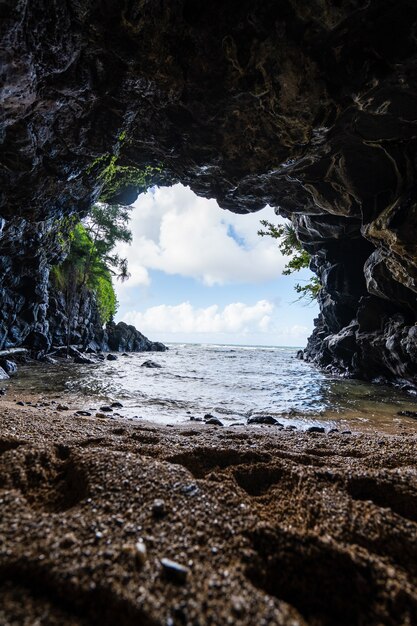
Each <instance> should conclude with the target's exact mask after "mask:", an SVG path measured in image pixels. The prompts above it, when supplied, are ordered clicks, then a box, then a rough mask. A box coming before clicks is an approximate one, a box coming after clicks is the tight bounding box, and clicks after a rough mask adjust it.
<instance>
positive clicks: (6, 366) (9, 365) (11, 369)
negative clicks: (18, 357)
mask: <svg viewBox="0 0 417 626" xmlns="http://www.w3.org/2000/svg"><path fill="white" fill-rule="evenodd" d="M0 367H1V368H2V369H3V370H4V371H5V372H6V374H8V375H9V376H13V375H14V374H17V365H16V363H15V362H14V361H9V360H7V359H0Z"/></svg>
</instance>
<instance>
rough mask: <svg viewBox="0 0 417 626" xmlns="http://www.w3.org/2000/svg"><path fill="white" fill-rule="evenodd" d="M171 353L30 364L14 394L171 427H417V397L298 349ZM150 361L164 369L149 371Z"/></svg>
mask: <svg viewBox="0 0 417 626" xmlns="http://www.w3.org/2000/svg"><path fill="white" fill-rule="evenodd" d="M169 348H170V349H169V351H167V352H164V353H137V354H129V355H128V356H121V355H119V358H118V360H117V361H103V362H99V363H97V364H94V365H76V364H73V363H63V364H60V365H35V366H24V367H21V368H20V369H19V375H18V377H16V378H15V379H13V380H12V381H11V382H10V383H9V387H10V391H12V390H13V391H14V392H15V394H16V395H18V394H19V392H22V394H23V393H33V394H42V395H43V396H44V397H49V398H51V399H52V398H56V399H57V398H59V399H60V400H61V401H62V400H64V401H69V400H72V401H75V402H77V403H79V407H80V408H87V409H89V408H91V409H95V410H98V409H99V407H100V406H101V405H103V404H108V403H109V402H111V401H115V400H118V401H120V402H122V404H123V409H120V410H119V411H118V412H119V413H120V414H121V415H122V416H123V417H136V418H138V419H140V418H145V419H147V420H152V421H155V422H159V423H163V424H175V423H184V422H186V421H189V420H190V418H191V417H195V418H202V417H204V415H205V414H207V413H211V414H212V415H215V416H217V417H219V418H220V419H221V420H222V421H223V422H224V424H225V425H228V424H236V423H244V424H245V423H246V421H247V418H249V417H251V416H254V415H272V416H274V417H276V418H277V419H278V420H279V421H280V422H281V423H282V424H284V425H294V426H297V427H298V428H303V429H305V428H308V427H309V426H312V425H318V424H320V425H323V426H325V427H326V428H332V427H336V428H339V429H352V430H354V429H355V430H367V431H369V430H381V431H392V432H398V428H399V427H400V426H401V425H403V426H404V427H408V428H416V429H417V420H413V419H411V418H406V417H399V416H398V415H397V413H398V411H400V410H405V409H408V410H416V409H417V404H416V399H415V398H414V397H412V396H410V395H409V394H406V393H405V392H401V391H400V390H396V389H394V388H392V387H384V386H376V385H369V384H366V383H362V382H359V381H353V380H346V379H337V378H334V377H331V376H329V375H326V374H324V373H323V372H320V371H319V370H318V369H316V368H315V367H314V366H312V365H310V364H308V363H305V362H303V361H299V360H298V359H296V358H295V349H294V348H279V347H270V348H268V347H252V346H226V345H200V344H170V345H169ZM148 359H151V360H152V361H154V362H156V363H158V364H159V365H161V367H160V368H157V369H148V368H145V367H141V365H142V363H143V362H144V361H146V360H148Z"/></svg>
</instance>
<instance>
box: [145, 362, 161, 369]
mask: <svg viewBox="0 0 417 626" xmlns="http://www.w3.org/2000/svg"><path fill="white" fill-rule="evenodd" d="M141 367H148V368H150V369H153V368H158V367H162V365H159V363H155V361H151V360H148V361H144V362H143V363H142V365H141Z"/></svg>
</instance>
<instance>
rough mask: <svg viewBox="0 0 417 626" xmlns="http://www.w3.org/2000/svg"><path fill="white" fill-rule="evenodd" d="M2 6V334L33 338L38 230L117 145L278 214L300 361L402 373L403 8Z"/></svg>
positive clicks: (410, 291) (325, 0) (389, 1)
mask: <svg viewBox="0 0 417 626" xmlns="http://www.w3.org/2000/svg"><path fill="white" fill-rule="evenodd" d="M1 15H2V34H3V51H4V56H3V78H4V84H5V90H4V95H5V107H4V112H5V124H4V132H3V172H2V208H1V214H2V216H3V218H4V222H2V233H3V236H2V239H1V240H0V247H1V250H0V255H1V258H0V268H1V270H0V271H1V272H2V276H3V279H2V282H1V287H0V288H1V292H2V312H1V325H0V338H2V339H1V341H3V342H6V343H7V342H9V343H13V344H14V345H19V341H20V338H21V337H23V335H25V334H26V333H27V335H30V334H31V337H32V338H33V340H34V341H38V342H40V343H42V339H41V337H42V336H44V335H45V332H46V329H47V325H48V297H47V292H46V291H45V284H46V275H47V272H48V263H50V262H51V258H52V257H54V255H56V254H59V251H56V250H55V244H54V232H55V231H56V224H57V223H59V220H60V218H61V217H62V216H64V215H69V214H71V213H75V212H77V213H78V214H80V215H83V214H85V212H86V211H87V209H88V208H89V206H91V204H92V202H94V200H95V199H97V197H98V195H99V193H100V187H101V185H102V183H103V177H102V176H101V174H102V171H103V168H105V167H106V166H108V164H109V163H110V162H114V160H113V161H111V160H112V158H113V157H116V158H117V163H118V164H119V165H120V166H128V167H137V168H139V169H140V168H144V167H145V166H154V167H158V168H162V172H160V171H159V169H158V173H157V174H156V175H155V178H154V181H153V182H155V183H158V182H161V181H162V180H163V181H164V182H165V183H174V182H178V181H180V182H182V183H184V184H188V185H190V187H191V188H192V189H193V190H194V191H195V192H196V193H197V194H199V195H201V196H205V197H209V198H216V199H217V201H218V202H219V204H220V205H221V206H222V207H224V208H225V209H229V210H232V211H235V212H241V213H244V212H248V211H256V210H258V209H260V208H261V207H263V206H264V205H265V204H266V203H269V204H270V205H273V206H275V207H277V210H278V211H279V212H280V213H281V214H282V215H284V216H287V217H291V219H292V220H293V222H294V224H295V226H296V229H297V232H298V235H299V237H300V239H301V241H302V242H303V244H304V246H305V248H306V249H307V250H308V251H309V252H311V254H312V255H313V261H312V266H313V269H314V270H315V271H316V272H317V274H318V276H319V277H320V280H321V282H322V284H323V289H322V291H321V293H320V298H319V300H320V308H321V313H320V316H319V318H318V320H317V321H316V328H315V331H314V333H313V335H312V337H311V339H310V341H309V344H308V347H307V350H306V356H307V358H309V359H312V360H314V361H315V362H316V363H318V364H320V365H323V366H328V367H330V368H333V369H336V370H338V371H340V372H345V373H349V374H354V375H357V376H362V377H366V378H374V377H377V376H383V377H388V378H394V379H399V380H407V381H409V382H411V383H413V382H414V383H415V382H416V381H417V344H416V337H417V326H416V322H417V300H416V292H417V255H416V222H417V207H416V181H417V176H416V152H417V150H416V141H417V113H416V111H417V89H416V84H417V44H416V29H417V5H416V3H415V2H414V0H368V1H367V2H364V1H363V0H282V1H281V2H277V1H276V0H239V1H237V0H230V1H228V2H223V1H221V2H220V0H213V1H212V2H209V3H201V2H198V1H197V0H174V1H172V0H169V1H168V0H163V1H161V2H158V3H156V2H149V1H147V0H123V1H121V2H113V3H110V2H106V1H105V0H77V1H75V0H70V1H69V2H68V1H64V0H54V2H52V3H51V2H49V1H48V2H47V1H46V0H39V1H38V2H36V3H34V2H30V1H29V0H21V1H20V2H17V3H16V2H15V0H6V1H5V2H3V3H2V4H1ZM140 191H141V188H140V185H139V186H138V185H136V186H135V185H134V184H129V185H128V186H126V188H124V189H122V190H120V189H119V190H118V191H117V193H116V194H115V196H114V197H113V198H112V200H113V201H119V202H131V201H132V200H133V199H134V198H135V197H136V195H137V193H138V192H140ZM27 335H26V336H27ZM1 341H0V343H1Z"/></svg>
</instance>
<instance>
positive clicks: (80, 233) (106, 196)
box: [51, 131, 162, 345]
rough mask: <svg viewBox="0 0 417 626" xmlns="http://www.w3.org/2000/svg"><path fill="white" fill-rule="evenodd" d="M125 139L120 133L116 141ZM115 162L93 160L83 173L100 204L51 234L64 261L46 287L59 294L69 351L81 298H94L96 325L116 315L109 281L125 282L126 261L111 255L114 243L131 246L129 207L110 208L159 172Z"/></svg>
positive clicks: (62, 223) (111, 157)
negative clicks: (94, 184)
mask: <svg viewBox="0 0 417 626" xmlns="http://www.w3.org/2000/svg"><path fill="white" fill-rule="evenodd" d="M125 139H126V132H125V131H123V132H122V133H121V134H120V136H119V141H120V142H121V143H122V142H124V141H125ZM117 161H118V157H116V156H114V155H110V154H106V155H103V156H101V157H99V158H97V159H95V161H94V162H93V163H92V164H91V165H90V167H89V168H88V169H87V173H88V174H89V175H90V176H95V177H96V180H97V182H98V183H100V184H101V194H100V201H99V202H98V203H97V204H95V205H93V206H92V207H91V210H90V212H89V214H88V216H87V217H86V218H85V219H84V220H82V222H81V221H79V220H78V219H77V218H76V217H75V218H74V217H69V218H68V217H67V218H63V219H62V220H61V221H60V223H59V224H58V225H57V228H56V229H55V230H54V232H55V234H56V237H57V240H58V242H59V243H60V245H61V248H62V249H63V251H64V252H65V253H66V258H65V260H64V261H63V262H62V263H61V264H60V265H57V266H55V267H53V268H51V282H52V284H53V285H54V286H55V287H56V288H57V289H58V290H59V291H61V292H62V293H63V294H64V299H65V309H66V310H65V313H66V316H67V331H66V332H67V341H68V345H69V343H70V337H71V331H72V328H73V324H74V320H75V318H76V315H77V310H78V308H79V306H80V299H81V295H82V293H83V292H85V290H87V291H90V292H91V291H92V292H94V293H95V296H96V302H97V306H98V310H99V313H100V320H101V323H102V324H106V323H107V322H109V321H110V320H111V319H112V318H113V316H114V315H115V313H116V310H117V300H116V294H115V291H114V288H113V283H112V278H113V277H114V276H116V277H117V278H118V279H120V280H125V279H126V278H128V277H129V273H128V270H127V259H123V258H121V257H120V256H119V255H117V254H114V253H113V250H114V248H115V246H116V244H117V243H118V242H125V243H130V242H131V240H132V234H131V232H130V230H129V227H128V224H129V220H130V210H131V207H130V206H124V205H122V204H114V203H113V202H112V200H113V199H114V198H117V196H118V194H121V193H122V192H123V191H124V190H128V189H130V190H132V189H133V190H134V191H136V192H137V193H140V192H142V191H145V190H146V189H147V188H148V187H149V186H150V185H151V184H152V179H153V178H154V177H155V175H156V174H160V172H162V168H161V167H154V166H147V167H145V168H144V169H142V170H140V169H138V168H136V167H130V166H121V165H118V163H117Z"/></svg>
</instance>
